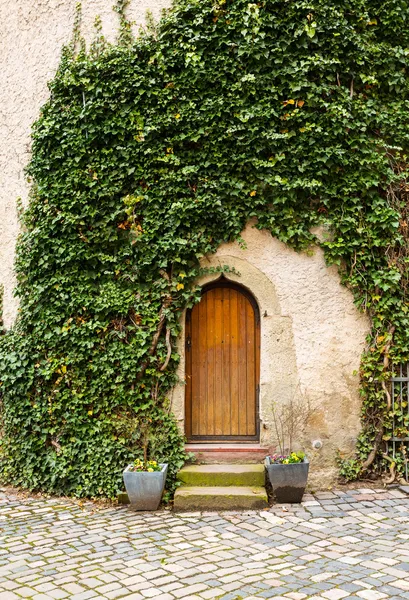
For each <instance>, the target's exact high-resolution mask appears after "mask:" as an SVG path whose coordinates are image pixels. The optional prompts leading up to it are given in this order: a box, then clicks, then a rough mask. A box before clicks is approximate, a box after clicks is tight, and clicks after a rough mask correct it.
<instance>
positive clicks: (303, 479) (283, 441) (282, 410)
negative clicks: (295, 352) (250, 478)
mask: <svg viewBox="0 0 409 600" xmlns="http://www.w3.org/2000/svg"><path fill="white" fill-rule="evenodd" d="M312 411H313V409H312V407H311V405H310V404H309V402H308V401H307V400H306V399H305V398H304V397H303V396H302V395H297V392H296V394H295V395H294V396H293V397H292V398H291V400H290V401H289V402H288V403H285V404H282V405H277V403H274V404H273V411H272V412H273V421H274V429H275V433H276V437H277V442H278V447H279V449H280V454H273V455H271V456H267V457H266V460H265V465H266V469H267V473H268V477H269V480H270V483H271V485H272V488H273V492H274V495H275V498H276V500H277V502H282V503H298V502H301V500H302V497H303V495H304V490H305V488H306V485H307V480H308V471H309V466H310V464H309V461H308V458H307V457H306V456H305V453H304V452H302V451H295V450H294V447H293V444H294V440H295V436H296V435H299V434H300V433H302V432H303V430H304V428H305V426H306V424H307V422H308V420H309V418H310V417H311V414H312Z"/></svg>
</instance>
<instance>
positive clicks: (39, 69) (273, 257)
mask: <svg viewBox="0 0 409 600" xmlns="http://www.w3.org/2000/svg"><path fill="white" fill-rule="evenodd" d="M113 3H114V0H83V3H82V4H83V22H82V33H83V34H84V36H85V37H86V39H88V40H90V39H92V37H93V22H94V19H95V16H96V15H99V16H100V17H101V18H102V23H103V33H104V35H106V37H107V38H108V39H113V38H114V37H115V35H116V33H117V25H118V22H117V15H116V13H114V12H113V11H112V4H113ZM75 4H76V0H17V1H13V0H2V1H1V2H0V56H1V64H2V68H1V70H0V283H1V284H3V285H4V287H5V299H4V300H5V302H4V318H5V324H6V326H10V325H11V324H12V322H13V320H14V318H15V315H16V312H17V303H16V301H15V299H13V288H14V283H15V281H14V276H13V261H14V248H15V242H16V237H17V234H18V222H17V214H16V198H17V197H21V198H22V199H23V202H26V201H27V194H28V186H27V184H26V182H25V178H24V167H25V166H26V164H27V162H28V160H29V156H30V128H31V124H32V123H33V121H35V119H36V118H37V116H38V114H39V109H40V107H41V105H42V104H43V103H44V102H45V100H46V99H47V97H48V89H47V81H48V80H50V79H51V78H52V77H53V74H54V72H55V70H56V68H57V65H58V61H59V57H60V51H61V47H62V46H63V44H65V43H67V42H68V41H69V39H70V37H71V32H72V27H73V21H74V13H75ZM169 4H170V0H131V3H130V7H129V16H130V18H131V19H133V20H134V21H135V22H136V23H139V24H140V23H143V20H144V16H145V14H146V10H147V9H150V10H152V12H153V13H154V14H155V15H156V16H157V15H159V13H160V9H161V8H163V7H165V6H166V5H169ZM243 236H244V239H245V240H246V242H247V249H246V250H242V249H241V248H239V246H238V245H237V244H226V245H224V246H222V247H221V248H220V249H219V251H218V252H217V254H216V255H215V256H213V257H211V258H210V259H209V260H208V261H205V263H204V264H206V265H216V264H229V265H231V266H235V267H236V268H237V270H238V271H239V272H240V273H241V275H240V277H237V276H233V275H232V276H231V278H232V279H236V280H237V281H239V282H241V283H243V284H244V285H246V286H247V287H248V288H249V289H251V290H252V291H253V293H254V295H255V297H256V299H257V301H258V303H259V306H260V312H261V315H262V317H261V327H262V330H261V335H262V339H261V343H262V347H261V356H262V360H261V418H262V442H263V443H265V444H273V443H274V432H273V427H272V414H271V403H272V402H273V401H277V402H282V401H288V399H289V398H290V397H291V396H292V395H293V394H294V390H298V391H299V392H300V393H302V394H304V395H306V396H307V397H308V399H309V401H311V403H312V404H314V405H316V406H317V407H318V410H317V411H316V414H315V417H314V419H313V420H312V421H311V423H310V426H309V429H308V431H307V432H306V436H305V439H304V440H300V443H301V442H302V443H303V444H305V445H307V446H308V445H311V441H312V440H315V439H320V440H322V442H323V448H322V450H319V451H314V452H313V451H312V450H311V454H312V455H313V458H314V463H315V464H314V468H318V467H319V468H321V469H326V470H327V473H328V477H329V478H330V476H331V475H332V474H333V473H334V453H335V450H336V449H337V448H340V449H341V450H345V451H348V450H350V449H352V448H353V445H354V441H355V437H356V435H357V432H358V431H359V409H360V402H359V396H358V380H357V377H356V376H354V375H353V371H354V370H356V369H358V367H359V360H360V355H361V352H362V349H363V346H364V343H365V336H366V333H367V331H368V323H367V321H366V319H365V318H364V317H362V316H361V315H359V314H358V312H357V311H356V309H355V308H354V305H353V301H352V297H351V294H350V293H349V292H348V291H347V290H346V289H344V288H343V287H342V286H341V284H340V281H339V276H338V274H337V272H336V270H335V269H332V268H331V269H328V268H327V267H326V266H325V263H324V259H323V255H322V253H321V252H320V251H319V250H316V251H315V253H314V254H313V255H311V256H307V255H305V254H296V253H295V252H293V251H292V250H290V249H288V248H286V247H285V246H284V245H282V244H280V243H279V242H278V241H277V240H274V239H273V238H272V237H271V236H270V235H269V234H268V233H267V232H258V231H256V230H255V229H253V228H252V227H251V226H249V227H248V228H247V229H246V231H245V232H244V234H243ZM208 280H209V278H205V279H204V280H203V281H202V283H204V282H206V281H208ZM264 315H265V316H264ZM180 344H181V345H183V336H182V337H181V341H180ZM182 347H183V346H181V348H182ZM180 376H181V377H182V378H183V376H184V364H183V361H182V363H181V365H180ZM297 393H298V392H297ZM173 400H174V408H175V411H176V413H177V416H178V418H179V420H180V422H181V425H182V426H183V419H184V387H183V386H178V387H177V388H176V390H175V393H174V399H173Z"/></svg>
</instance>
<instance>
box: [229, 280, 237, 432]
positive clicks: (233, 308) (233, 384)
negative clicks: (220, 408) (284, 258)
mask: <svg viewBox="0 0 409 600" xmlns="http://www.w3.org/2000/svg"><path fill="white" fill-rule="evenodd" d="M238 299H239V295H238V293H237V290H234V289H232V290H230V343H231V346H230V368H231V375H230V401H231V435H239V379H238V371H239V352H238V348H239V309H238Z"/></svg>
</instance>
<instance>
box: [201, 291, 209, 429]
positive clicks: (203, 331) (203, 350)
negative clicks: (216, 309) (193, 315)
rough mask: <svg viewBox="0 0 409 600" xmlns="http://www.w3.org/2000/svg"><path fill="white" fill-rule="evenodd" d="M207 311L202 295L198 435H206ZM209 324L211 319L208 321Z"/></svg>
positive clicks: (207, 306)
mask: <svg viewBox="0 0 409 600" xmlns="http://www.w3.org/2000/svg"><path fill="white" fill-rule="evenodd" d="M208 311H209V297H208V295H207V294H204V295H203V297H202V299H201V301H200V305H199V323H198V338H199V339H198V342H199V343H198V347H199V380H200V383H199V422H198V430H199V432H200V433H199V435H208V432H209V431H208V414H207V413H208V401H209V398H208V356H207V335H208V327H209V320H208V318H207V317H208ZM210 322H211V319H210Z"/></svg>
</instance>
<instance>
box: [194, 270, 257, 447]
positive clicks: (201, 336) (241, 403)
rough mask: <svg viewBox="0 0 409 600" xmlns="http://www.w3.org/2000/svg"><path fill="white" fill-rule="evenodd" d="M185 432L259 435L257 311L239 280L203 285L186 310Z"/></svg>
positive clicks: (243, 437)
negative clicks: (196, 300) (195, 302)
mask: <svg viewBox="0 0 409 600" xmlns="http://www.w3.org/2000/svg"><path fill="white" fill-rule="evenodd" d="M185 336H186V344H185V348H186V349H185V356H186V358H185V360H186V402H185V427H186V436H187V438H188V440H189V441H191V442H216V441H224V442H226V441H227V442H229V441H231V442H232V441H236V442H237V441H259V437H260V428H259V382H260V312H259V307H258V305H257V302H256V300H255V299H254V297H253V296H252V295H251V293H250V292H249V291H248V290H247V289H246V288H244V287H243V286H241V285H239V284H237V283H234V282H232V281H229V280H227V279H225V278H224V277H222V278H220V279H219V280H217V281H215V282H213V283H210V284H208V285H207V286H204V288H203V291H202V298H201V301H200V302H199V303H198V304H196V305H195V306H194V307H193V308H192V309H191V310H189V311H188V312H187V314H186V333H185Z"/></svg>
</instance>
